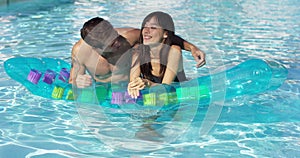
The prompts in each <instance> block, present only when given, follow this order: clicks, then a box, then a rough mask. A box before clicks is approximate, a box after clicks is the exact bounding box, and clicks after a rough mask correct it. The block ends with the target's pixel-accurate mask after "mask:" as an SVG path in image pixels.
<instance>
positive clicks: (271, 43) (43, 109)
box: [0, 0, 300, 157]
mask: <svg viewBox="0 0 300 158" xmlns="http://www.w3.org/2000/svg"><path fill="white" fill-rule="evenodd" d="M54 2H60V3H54ZM28 3H29V2H28ZM299 3H300V2H299V1H297V0H283V1H280V2H276V1H271V0H265V1H258V0H254V1H212V2H207V1H198V0H190V1H183V0H179V1H176V2H163V1H126V0H123V1H117V0H113V1H100V2H99V1H87V0H75V1H74V2H73V1H68V0H61V1H53V3H50V4H49V3H48V4H43V5H42V6H40V7H38V8H36V7H34V6H30V5H28V4H27V5H28V6H26V7H23V6H24V4H23V3H22V4H12V5H11V6H5V7H3V6H2V7H1V13H0V22H1V25H0V30H1V32H0V43H1V44H0V64H1V67H0V74H1V77H0V93H1V95H0V96H1V97H0V113H1V114H0V120H1V122H0V135H1V138H0V157H143V156H148V157H299V155H300V150H299V147H300V139H299V138H300V129H299V125H300V123H299V122H300V115H299V113H300V108H299V105H300V104H299V103H300V86H299V82H300V70H299V69H300V64H299V61H300V56H299V52H300V45H299V43H300V23H299V20H297V19H300V9H299V7H298V6H300V4H299ZM17 7H19V8H22V9H21V11H17V9H15V8H17ZM154 10H163V11H165V12H168V13H170V14H171V15H172V16H173V18H174V20H175V26H176V32H177V33H178V34H179V35H181V36H182V37H184V38H185V39H188V40H189V41H191V42H192V43H194V44H196V45H197V46H199V47H200V48H201V49H202V50H204V51H205V52H206V54H207V64H206V66H204V67H203V68H200V69H196V68H194V64H193V59H192V57H191V56H190V55H189V53H187V52H184V57H185V59H184V60H185V63H188V64H186V65H185V70H186V73H187V74H188V75H189V76H191V77H195V76H199V75H206V74H209V73H213V72H217V71H220V69H224V68H225V67H230V66H232V65H236V64H238V63H240V62H242V61H245V60H247V59H250V58H261V59H272V60H276V61H278V62H280V63H282V64H283V65H285V66H286V67H287V68H288V70H289V75H288V79H287V80H286V82H285V83H284V84H283V85H282V86H281V87H280V88H279V89H277V90H275V91H269V92H265V93H263V94H258V95H254V96H244V97H240V98H238V99H235V100H229V101H225V102H224V103H219V104H211V105H210V106H208V107H197V106H194V105H187V106H186V108H185V109H181V110H182V111H183V113H184V114H185V115H184V116H178V117H177V119H178V120H171V121H170V120H168V118H169V117H168V115H172V114H168V113H166V114H165V115H166V117H165V118H161V122H163V123H165V124H167V123H169V122H176V123H173V124H168V125H169V126H166V127H165V128H164V131H160V132H162V134H164V137H160V135H159V134H160V133H157V132H156V131H155V130H151V129H152V128H153V129H156V128H159V127H160V126H164V125H165V124H162V123H161V122H160V123H159V122H154V123H153V122H152V124H147V122H146V123H145V122H141V121H137V120H138V119H135V118H133V117H129V116H128V115H127V114H126V113H124V112H123V111H122V110H118V109H113V108H105V109H102V108H100V107H98V108H95V107H89V106H78V105H75V104H74V103H70V102H64V101H53V100H47V99H44V98H40V97H37V96H34V95H31V94H30V93H29V92H28V91H27V90H26V89H25V88H24V87H22V86H21V85H20V84H19V83H17V82H15V81H13V80H12V79H10V78H9V77H8V76H7V75H6V73H5V71H4V69H3V66H2V65H3V62H4V61H5V60H6V59H8V58H12V57H16V56H25V57H54V58H61V59H64V60H66V61H70V49H71V47H72V44H73V43H74V42H75V41H77V40H78V39H79V29H80V27H81V26H82V24H83V23H84V22H85V21H86V20H87V19H89V18H91V17H93V16H101V17H104V18H106V19H109V20H110V21H111V23H112V24H113V25H114V26H115V27H126V26H129V27H140V25H141V21H142V20H143V18H144V17H145V15H147V14H148V13H149V12H151V11H154ZM195 107H196V109H195ZM209 108H211V109H209ZM101 110H105V111H104V112H103V111H101ZM193 110H197V113H194V112H193ZM208 110H210V111H208ZM208 113H209V114H210V115H209V116H213V117H207V115H206V114H208ZM187 118H192V120H188V119H187ZM105 119H109V120H106V121H103V120H105ZM120 129H122V133H121V132H120V131H121V130H120ZM134 130H136V131H137V133H138V134H137V136H139V137H142V138H143V139H131V138H132V137H133V136H132V134H133V133H132V131H134ZM143 130H144V131H145V130H146V132H144V131H143ZM200 132H202V133H200ZM203 132H204V133H205V134H203ZM145 133H146V134H147V135H146V136H145V135H143V134H145ZM152 138H157V139H162V140H163V141H160V140H156V141H147V140H145V139H152Z"/></svg>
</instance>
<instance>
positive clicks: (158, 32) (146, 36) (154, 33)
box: [142, 17, 165, 45]
mask: <svg viewBox="0 0 300 158" xmlns="http://www.w3.org/2000/svg"><path fill="white" fill-rule="evenodd" d="M164 34H165V33H164V30H163V29H162V27H161V26H159V24H158V22H157V19H156V18H155V17H152V18H151V19H150V20H149V21H147V22H146V24H145V26H144V28H143V30H142V35H143V41H144V42H143V44H145V45H151V44H155V43H162V41H163V38H164Z"/></svg>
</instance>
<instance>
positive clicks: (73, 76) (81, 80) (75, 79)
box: [69, 40, 91, 88]
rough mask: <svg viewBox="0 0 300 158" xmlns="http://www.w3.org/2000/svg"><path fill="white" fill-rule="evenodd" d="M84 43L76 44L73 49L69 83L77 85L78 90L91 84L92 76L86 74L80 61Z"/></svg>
mask: <svg viewBox="0 0 300 158" xmlns="http://www.w3.org/2000/svg"><path fill="white" fill-rule="evenodd" d="M81 43H82V41H81V40H79V41H78V42H76V43H75V44H74V46H73V48H72V63H71V70H70V79H69V83H70V84H74V85H76V86H77V87H78V88H84V87H87V86H89V85H90V84H91V76H90V75H88V74H85V70H86V69H85V66H84V65H82V62H81V61H80V57H79V56H78V55H79V49H80V46H81Z"/></svg>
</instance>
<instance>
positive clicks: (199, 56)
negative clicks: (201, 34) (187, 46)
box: [191, 47, 206, 68]
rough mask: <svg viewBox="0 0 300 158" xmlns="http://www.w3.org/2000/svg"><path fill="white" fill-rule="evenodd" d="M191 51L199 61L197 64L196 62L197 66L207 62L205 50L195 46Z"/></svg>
mask: <svg viewBox="0 0 300 158" xmlns="http://www.w3.org/2000/svg"><path fill="white" fill-rule="evenodd" d="M191 53H192V55H193V57H194V58H195V60H196V62H197V64H196V67H197V68H199V67H201V66H203V65H205V64H206V61H205V53H204V52H203V51H201V50H200V49H198V48H197V47H195V48H193V49H191Z"/></svg>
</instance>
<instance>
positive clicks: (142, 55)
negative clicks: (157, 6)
mask: <svg viewBox="0 0 300 158" xmlns="http://www.w3.org/2000/svg"><path fill="white" fill-rule="evenodd" d="M174 32H175V26H174V22H173V20H172V17H171V16H170V15H169V14H166V13H164V12H153V13H150V14H149V15H147V16H146V18H145V19H144V21H143V23H142V28H141V35H140V40H139V43H140V44H139V45H137V46H135V48H136V49H135V51H134V52H133V56H132V67H131V70H130V82H129V84H128V88H127V90H128V93H129V95H130V96H131V97H133V98H137V97H138V96H139V90H141V89H143V88H145V87H146V86H153V85H156V84H157V83H162V84H171V83H172V82H174V81H175V82H179V81H185V80H186V76H185V73H184V70H183V64H182V54H181V48H180V47H179V46H176V45H171V41H172V39H173V38H174V36H175V34H174Z"/></svg>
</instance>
